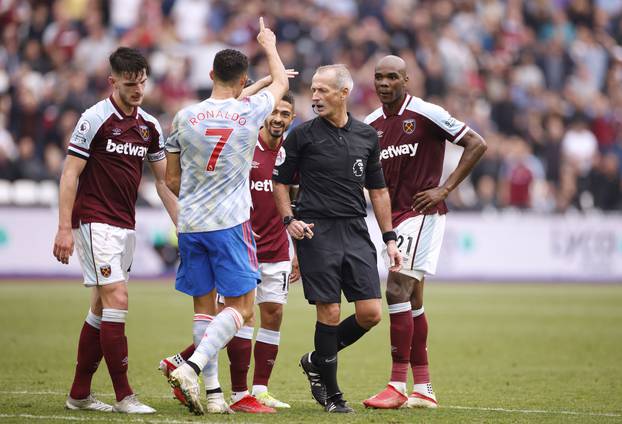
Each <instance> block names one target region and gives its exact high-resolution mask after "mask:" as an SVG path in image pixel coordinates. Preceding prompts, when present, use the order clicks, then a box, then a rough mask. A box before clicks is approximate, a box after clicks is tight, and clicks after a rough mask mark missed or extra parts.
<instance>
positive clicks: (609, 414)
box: [0, 390, 622, 423]
mask: <svg viewBox="0 0 622 424" xmlns="http://www.w3.org/2000/svg"><path fill="white" fill-rule="evenodd" d="M2 394H6V395H55V396H66V395H67V393H65V392H55V391H51V390H50V391H47V390H43V391H27V390H14V391H11V390H0V395H2ZM141 395H142V396H144V397H147V398H155V399H171V400H172V399H174V398H173V397H172V395H170V396H162V395H149V394H146V393H141ZM98 396H100V397H112V395H107V394H99V395H98ZM293 400H294V401H296V402H300V403H316V402H315V400H311V399H306V398H305V399H300V398H298V399H293ZM441 409H457V410H466V411H483V412H505V413H510V414H512V413H513V414H547V415H574V416H585V417H612V418H620V417H622V414H618V413H614V412H580V411H564V410H561V411H560V410H557V411H555V410H552V411H547V410H545V409H509V408H491V407H478V406H458V405H441ZM19 416H22V415H19ZM24 416H25V415H24ZM4 417H9V415H6V414H0V418H4ZM10 417H18V415H11V416H10ZM38 417H40V416H38V415H33V418H38ZM55 418H56V417H55ZM57 418H58V419H67V420H78V421H79V420H82V418H80V417H64V416H58V417H57ZM42 419H43V418H42ZM85 420H87V421H88V420H90V418H89V419H86V418H85ZM124 421H125V420H124ZM136 422H143V421H136ZM149 422H156V423H159V422H161V423H177V422H180V423H187V422H190V421H170V420H169V421H162V420H161V421H154V420H151V419H150V420H149Z"/></svg>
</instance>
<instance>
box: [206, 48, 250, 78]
mask: <svg viewBox="0 0 622 424" xmlns="http://www.w3.org/2000/svg"><path fill="white" fill-rule="evenodd" d="M247 70H248V58H247V57H246V55H244V54H243V53H242V52H239V51H237V50H234V49H225V50H221V51H219V52H218V53H216V56H215V57H214V76H215V77H216V78H217V79H218V80H220V81H222V82H232V81H234V80H235V79H236V78H239V77H241V76H242V75H244V74H245V73H246V71H247Z"/></svg>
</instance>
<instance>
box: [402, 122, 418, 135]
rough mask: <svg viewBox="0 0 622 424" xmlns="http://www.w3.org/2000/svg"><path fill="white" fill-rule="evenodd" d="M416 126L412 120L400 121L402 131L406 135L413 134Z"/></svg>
mask: <svg viewBox="0 0 622 424" xmlns="http://www.w3.org/2000/svg"><path fill="white" fill-rule="evenodd" d="M416 125H417V123H416V122H415V120H414V119H406V120H405V121H402V129H403V130H404V132H405V133H406V134H412V133H414V132H415V126H416Z"/></svg>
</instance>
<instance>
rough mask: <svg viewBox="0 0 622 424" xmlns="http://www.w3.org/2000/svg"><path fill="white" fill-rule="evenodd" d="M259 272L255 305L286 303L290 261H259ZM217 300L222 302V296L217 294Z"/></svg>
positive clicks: (223, 301) (290, 267) (290, 269)
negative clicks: (259, 280) (259, 278)
mask: <svg viewBox="0 0 622 424" xmlns="http://www.w3.org/2000/svg"><path fill="white" fill-rule="evenodd" d="M259 272H260V273H261V283H259V284H257V289H256V291H255V303H256V304H257V305H258V304H260V303H265V302H271V303H280V304H282V305H284V304H286V303H287V293H288V292H289V274H291V272H292V263H291V262H290V261H282V262H270V263H269V262H260V263H259ZM217 302H218V303H223V304H224V303H225V299H224V297H222V296H221V295H220V294H218V296H217Z"/></svg>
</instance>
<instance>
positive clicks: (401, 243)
mask: <svg viewBox="0 0 622 424" xmlns="http://www.w3.org/2000/svg"><path fill="white" fill-rule="evenodd" d="M413 241H414V238H413V237H410V236H409V237H404V236H402V235H400V236H398V238H397V248H398V249H399V251H400V253H401V254H402V257H403V258H404V260H405V261H409V260H410V255H411V254H412V249H413V248H414V247H415V246H413Z"/></svg>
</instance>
